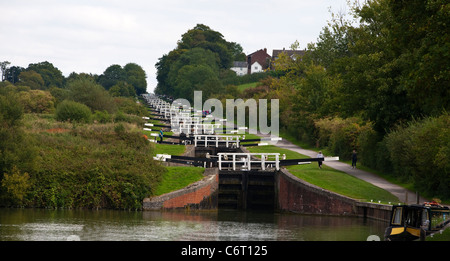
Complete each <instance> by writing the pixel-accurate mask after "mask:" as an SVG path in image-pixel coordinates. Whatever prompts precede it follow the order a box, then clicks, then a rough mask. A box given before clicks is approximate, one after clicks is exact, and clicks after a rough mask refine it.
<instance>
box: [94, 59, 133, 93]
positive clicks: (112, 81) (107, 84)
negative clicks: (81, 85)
mask: <svg viewBox="0 0 450 261" xmlns="http://www.w3.org/2000/svg"><path fill="white" fill-rule="evenodd" d="M126 80H127V74H126V72H125V70H124V69H123V68H122V66H120V65H118V64H113V65H111V66H109V67H108V68H106V70H105V71H104V72H103V74H102V75H100V77H99V79H98V82H99V83H100V84H101V85H102V86H103V87H104V88H105V89H106V90H109V88H111V87H112V86H114V85H116V84H117V82H119V81H126Z"/></svg>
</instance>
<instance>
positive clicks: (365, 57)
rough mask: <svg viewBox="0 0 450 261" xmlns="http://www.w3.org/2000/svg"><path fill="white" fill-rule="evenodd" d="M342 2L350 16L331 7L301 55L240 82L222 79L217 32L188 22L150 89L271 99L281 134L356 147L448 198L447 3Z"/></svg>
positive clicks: (385, 168) (363, 156)
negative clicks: (252, 81) (250, 84)
mask: <svg viewBox="0 0 450 261" xmlns="http://www.w3.org/2000/svg"><path fill="white" fill-rule="evenodd" d="M349 7H350V17H351V18H348V16H345V15H343V14H332V16H331V19H330V21H329V23H328V25H327V26H326V27H324V28H323V30H322V31H321V32H320V35H319V38H318V39H317V41H316V42H315V43H310V44H308V48H307V50H306V54H305V56H303V57H302V58H301V59H296V60H291V59H288V57H286V59H285V60H283V62H278V63H277V64H275V65H274V67H275V68H274V71H273V72H271V73H268V74H267V75H266V76H267V77H264V78H263V79H262V80H260V85H259V86H258V87H255V88H251V89H247V90H245V91H244V92H240V91H239V90H237V88H234V87H233V86H232V85H224V84H223V82H224V81H222V80H221V79H224V78H226V77H223V78H220V75H224V74H225V73H224V71H220V68H222V69H224V70H225V69H226V66H224V65H225V63H221V62H225V61H229V59H221V58H220V57H221V56H220V53H216V52H215V49H213V48H210V47H209V45H207V44H206V43H205V41H206V39H214V40H215V39H220V41H222V42H223V41H224V39H223V38H222V37H219V38H207V37H205V36H204V35H203V34H204V32H205V30H206V31H209V29H208V28H207V27H201V28H197V29H195V28H194V30H190V31H188V32H187V33H186V34H185V35H183V37H182V40H180V41H179V44H178V47H177V48H176V49H175V50H173V51H172V52H170V53H169V54H168V55H164V56H163V57H162V58H161V59H160V61H159V63H158V64H157V65H156V66H157V69H158V88H157V91H160V92H161V93H166V94H167V93H169V94H172V95H174V96H175V98H179V97H182V98H188V99H189V98H190V97H191V96H192V95H193V90H202V91H204V92H205V91H206V93H207V95H206V96H207V97H216V98H221V99H224V98H226V97H229V98H231V97H235V98H238V97H241V98H252V99H256V100H258V99H259V98H261V99H279V100H280V102H279V104H280V117H279V118H280V127H281V129H282V131H283V132H284V133H286V134H288V135H289V136H292V137H294V138H296V139H297V140H299V141H301V142H303V143H304V144H309V146H314V147H317V148H324V149H325V150H326V151H327V152H328V153H329V154H333V155H338V156H340V157H341V158H342V159H344V160H349V159H350V155H351V152H352V150H353V149H356V150H357V152H358V159H359V162H360V163H362V164H364V165H366V166H368V167H370V168H373V169H375V170H378V171H381V172H383V173H387V174H388V175H391V176H393V177H395V178H396V179H398V180H400V181H402V182H406V183H410V184H412V186H413V187H412V189H415V190H417V191H419V192H421V193H422V194H424V195H425V196H429V197H440V198H442V199H450V173H449V171H450V162H449V158H450V116H449V114H448V110H449V107H450V88H449V86H450V59H448V58H449V57H450V41H449V40H450V33H449V32H450V30H449V24H448V20H449V18H450V13H449V11H448V10H450V4H449V3H448V2H447V1H444V0H436V1H407V2H405V1H394V0H373V1H366V2H364V3H363V4H359V3H358V2H355V3H353V4H350V6H349ZM215 35H216V36H221V35H220V34H219V33H216V34H215ZM201 43H205V44H201ZM235 46H238V45H237V44H236V45H235ZM205 47H206V48H205ZM189 48H191V49H189ZM199 48H201V49H199ZM200 54H202V55H200ZM229 54H230V52H229ZM194 57H196V58H194ZM198 57H202V59H200V58H198ZM228 57H229V56H228ZM193 61H195V63H193ZM206 67H208V68H209V69H206ZM200 68H203V69H200ZM211 68H212V69H211ZM208 70H209V71H208ZM207 71H208V72H207ZM212 72H215V73H212ZM213 76H214V77H213Z"/></svg>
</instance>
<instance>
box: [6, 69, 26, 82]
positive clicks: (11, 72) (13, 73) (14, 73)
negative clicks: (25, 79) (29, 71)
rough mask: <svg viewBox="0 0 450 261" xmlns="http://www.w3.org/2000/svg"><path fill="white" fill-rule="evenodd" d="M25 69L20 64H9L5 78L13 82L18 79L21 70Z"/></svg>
mask: <svg viewBox="0 0 450 261" xmlns="http://www.w3.org/2000/svg"><path fill="white" fill-rule="evenodd" d="M23 71H25V68H23V67H20V66H11V67H9V68H8V69H6V75H5V79H6V80H7V81H9V82H11V83H13V84H15V83H17V82H18V81H19V75H20V73H21V72H23Z"/></svg>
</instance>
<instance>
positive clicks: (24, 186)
mask: <svg viewBox="0 0 450 261" xmlns="http://www.w3.org/2000/svg"><path fill="white" fill-rule="evenodd" d="M29 179H30V176H29V175H28V173H21V172H20V171H19V170H18V169H17V168H16V167H14V168H13V169H12V174H6V173H5V174H4V176H3V179H2V182H1V185H2V187H3V188H4V189H5V190H6V194H7V196H8V197H9V198H10V202H11V203H14V204H19V205H22V203H23V200H24V198H25V195H26V194H27V193H28V190H29V189H30V187H31V184H30V183H29Z"/></svg>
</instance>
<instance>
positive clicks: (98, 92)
mask: <svg viewBox="0 0 450 261" xmlns="http://www.w3.org/2000/svg"><path fill="white" fill-rule="evenodd" d="M67 89H68V90H69V92H70V93H69V99H71V100H73V101H76V102H79V103H83V104H85V105H87V106H88V107H89V108H91V110H92V111H96V110H97V111H107V112H109V113H112V112H115V110H116V106H115V104H114V100H113V99H112V97H111V95H110V94H109V93H108V92H107V91H106V90H105V89H104V88H103V87H102V86H101V85H99V84H97V83H96V82H95V81H94V80H92V79H90V78H80V79H78V80H73V81H71V82H69V83H68V84H67Z"/></svg>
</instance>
